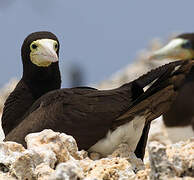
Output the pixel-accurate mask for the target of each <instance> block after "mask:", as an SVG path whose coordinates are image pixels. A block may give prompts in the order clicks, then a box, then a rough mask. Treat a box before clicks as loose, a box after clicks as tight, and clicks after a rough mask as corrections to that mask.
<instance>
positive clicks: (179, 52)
mask: <svg viewBox="0 0 194 180" xmlns="http://www.w3.org/2000/svg"><path fill="white" fill-rule="evenodd" d="M150 59H171V60H177V59H178V60H188V59H194V33H185V34H181V35H179V36H177V37H175V38H174V39H172V40H171V41H170V42H169V43H168V44H167V45H166V46H165V47H163V48H162V49H160V50H158V51H156V52H154V53H153V55H152V56H151V57H150ZM163 120H164V124H165V125H166V127H167V131H168V134H169V137H170V139H171V140H172V141H173V142H177V141H179V140H186V139H188V138H189V137H193V136H194V67H192V68H191V71H190V73H189V74H188V75H187V77H186V79H185V82H184V84H183V85H182V87H181V88H180V91H179V94H178V96H177V98H176V100H175V101H174V102H173V104H172V105H171V108H170V109H169V110H168V111H167V112H166V113H164V115H163Z"/></svg>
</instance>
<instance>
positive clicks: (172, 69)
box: [116, 60, 194, 122]
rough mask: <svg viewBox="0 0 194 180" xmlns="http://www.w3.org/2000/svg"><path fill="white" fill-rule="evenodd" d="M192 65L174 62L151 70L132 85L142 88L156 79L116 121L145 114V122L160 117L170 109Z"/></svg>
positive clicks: (190, 62) (188, 62)
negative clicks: (136, 84)
mask: <svg viewBox="0 0 194 180" xmlns="http://www.w3.org/2000/svg"><path fill="white" fill-rule="evenodd" d="M193 64H194V61H192V60H186V61H176V62H173V63H169V64H167V65H164V66H161V67H159V68H157V69H155V70H152V71H150V72H149V73H147V74H145V75H143V76H141V77H140V78H138V79H137V80H135V81H134V83H138V84H139V85H140V86H141V87H142V88H144V87H145V86H147V85H148V84H150V83H151V81H154V80H155V79H157V80H156V81H155V82H154V83H153V84H152V85H151V86H150V87H149V88H148V89H147V90H146V91H145V92H144V93H143V94H142V95H140V96H139V97H138V98H137V99H136V100H135V101H134V102H133V104H132V105H131V106H130V107H129V110H128V111H127V112H126V113H124V114H123V115H121V116H120V117H119V118H117V119H116V121H120V122H122V121H126V120H127V119H130V117H133V116H134V115H135V114H143V115H144V114H145V115H146V119H147V121H151V120H153V119H155V118H157V117H159V116H160V115H162V114H163V113H164V112H166V111H167V110H168V109H169V108H170V106H171V104H172V102H173V100H174V99H175V97H176V95H177V93H178V90H179V88H180V87H181V85H182V83H183V82H184V79H185V77H186V75H187V74H188V73H189V72H190V69H191V67H192V66H193Z"/></svg>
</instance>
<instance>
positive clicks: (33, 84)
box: [22, 66, 61, 99]
mask: <svg viewBox="0 0 194 180" xmlns="http://www.w3.org/2000/svg"><path fill="white" fill-rule="evenodd" d="M22 80H23V81H24V82H25V84H26V85H27V86H28V88H29V90H30V91H31V94H32V96H33V97H34V98H35V99H37V98H39V97H40V96H42V95H44V94H45V93H47V92H49V91H52V90H55V89H60V87H61V75H60V71H59V67H58V66H53V67H48V68H39V69H31V70H29V71H24V73H23V77H22Z"/></svg>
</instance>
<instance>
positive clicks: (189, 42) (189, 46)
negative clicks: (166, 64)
mask: <svg viewBox="0 0 194 180" xmlns="http://www.w3.org/2000/svg"><path fill="white" fill-rule="evenodd" d="M182 48H185V49H192V43H191V41H186V42H185V43H184V44H183V45H182Z"/></svg>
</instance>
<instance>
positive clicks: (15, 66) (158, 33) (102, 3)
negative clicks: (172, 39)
mask: <svg viewBox="0 0 194 180" xmlns="http://www.w3.org/2000/svg"><path fill="white" fill-rule="evenodd" d="M193 7H194V1H193V0H187V1H177V0H170V1H169V0H162V1H156V0H147V1H142V0H141V1H140V0H134V1H130V0H95V1H94V0H68V1H67V0H6V1H5V0H0V40H1V43H0V61H1V66H0V85H3V84H5V83H6V82H7V81H8V80H9V79H10V78H12V77H17V78H18V79H19V78H20V77H21V74H22V65H21V59H20V47H21V44H22V42H23V39H24V38H25V37H26V36H27V35H28V34H29V33H31V32H34V31H39V30H48V31H52V32H54V33H55V34H56V35H57V36H58V38H59V40H60V44H61V49H60V67H61V69H62V74H63V79H64V80H63V81H64V82H66V81H65V78H64V77H65V68H68V66H69V64H71V63H78V64H79V65H81V67H82V68H83V69H84V71H85V75H86V77H85V78H86V83H85V84H91V83H96V82H99V81H101V80H103V79H105V78H107V77H109V76H110V75H111V74H112V73H114V72H115V71H117V70H119V69H120V68H122V67H124V66H125V65H127V64H128V63H130V62H132V60H133V59H134V57H135V56H136V54H137V52H138V51H139V50H141V49H143V48H145V47H146V46H147V44H148V42H149V41H150V40H151V39H153V38H155V37H161V38H164V39H165V38H167V36H168V35H169V34H171V33H172V32H177V31H180V32H193V30H194V21H193V19H194V18H193V17H194V13H193V12H194V10H193ZM63 86H64V87H65V86H66V83H63Z"/></svg>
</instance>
